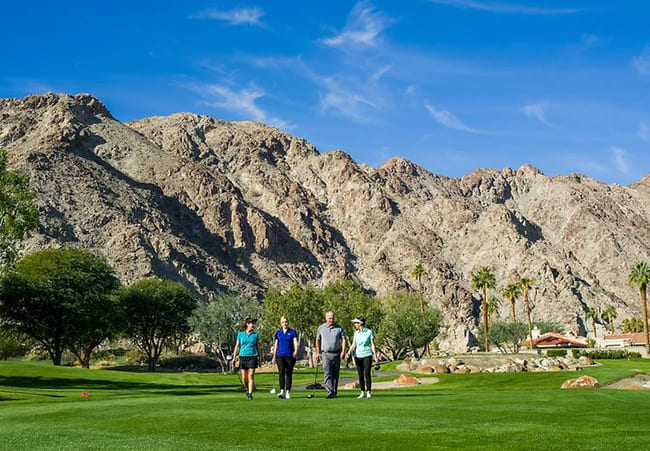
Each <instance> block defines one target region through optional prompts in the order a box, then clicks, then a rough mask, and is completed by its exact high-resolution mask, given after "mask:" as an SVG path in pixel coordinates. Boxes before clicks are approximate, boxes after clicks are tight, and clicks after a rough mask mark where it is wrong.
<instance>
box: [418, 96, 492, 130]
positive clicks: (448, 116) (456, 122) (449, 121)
mask: <svg viewBox="0 0 650 451" xmlns="http://www.w3.org/2000/svg"><path fill="white" fill-rule="evenodd" d="M425 106H426V108H427V110H429V113H431V116H432V117H433V119H434V120H435V121H436V122H438V123H439V124H442V125H444V126H445V127H448V128H453V129H454V130H460V131H463V132H468V133H482V132H481V131H480V130H477V129H475V128H472V127H470V126H468V125H466V124H465V123H463V122H462V121H461V120H460V119H458V118H457V117H456V115H454V113H451V112H449V111H444V110H436V109H435V107H433V106H431V105H429V104H428V103H427V104H426V105H425Z"/></svg>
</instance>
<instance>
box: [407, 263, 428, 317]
mask: <svg viewBox="0 0 650 451" xmlns="http://www.w3.org/2000/svg"><path fill="white" fill-rule="evenodd" d="M427 274H429V273H428V272H427V270H426V269H424V265H423V264H422V263H418V264H417V265H415V267H414V268H413V271H411V277H413V278H414V279H415V280H417V281H418V292H419V294H420V311H421V312H422V313H424V300H423V299H422V291H423V287H422V277H424V276H426V275H427Z"/></svg>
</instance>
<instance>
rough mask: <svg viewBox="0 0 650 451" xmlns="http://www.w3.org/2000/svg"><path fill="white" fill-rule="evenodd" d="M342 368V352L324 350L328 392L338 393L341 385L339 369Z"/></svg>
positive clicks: (324, 369) (324, 367)
mask: <svg viewBox="0 0 650 451" xmlns="http://www.w3.org/2000/svg"><path fill="white" fill-rule="evenodd" d="M340 369H341V353H340V352H323V375H324V376H325V388H326V389H327V393H328V394H334V395H336V390H337V389H338V386H339V370H340Z"/></svg>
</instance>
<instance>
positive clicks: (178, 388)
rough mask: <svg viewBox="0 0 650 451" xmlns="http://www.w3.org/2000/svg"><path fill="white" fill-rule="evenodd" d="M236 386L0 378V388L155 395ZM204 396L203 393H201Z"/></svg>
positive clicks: (211, 390) (210, 391) (22, 377)
mask: <svg viewBox="0 0 650 451" xmlns="http://www.w3.org/2000/svg"><path fill="white" fill-rule="evenodd" d="M236 385H237V384H211V385H189V386H187V385H172V384H168V385H165V384H157V383H147V382H124V381H109V380H102V379H97V380H93V379H74V378H47V377H40V376H8V377H5V376H0V386H5V387H20V388H32V389H52V390H56V389H62V390H65V389H81V388H83V389H91V388H92V389H101V390H115V391H121V390H127V391H128V390H136V391H147V392H151V391H155V392H157V393H170V394H181V393H183V394H192V393H193V392H205V393H214V392H215V390H216V391H230V390H232V389H233V387H234V386H236ZM202 394H204V393H202Z"/></svg>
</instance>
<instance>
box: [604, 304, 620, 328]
mask: <svg viewBox="0 0 650 451" xmlns="http://www.w3.org/2000/svg"><path fill="white" fill-rule="evenodd" d="M617 316H618V312H617V311H616V307H615V306H614V305H613V304H610V305H608V306H607V308H605V310H604V311H603V317H604V318H607V322H608V323H609V330H610V332H611V333H612V335H613V334H614V320H615V319H616V317H617Z"/></svg>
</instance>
